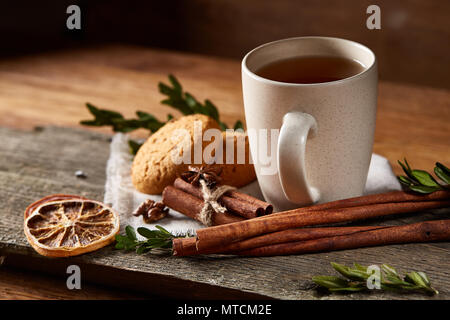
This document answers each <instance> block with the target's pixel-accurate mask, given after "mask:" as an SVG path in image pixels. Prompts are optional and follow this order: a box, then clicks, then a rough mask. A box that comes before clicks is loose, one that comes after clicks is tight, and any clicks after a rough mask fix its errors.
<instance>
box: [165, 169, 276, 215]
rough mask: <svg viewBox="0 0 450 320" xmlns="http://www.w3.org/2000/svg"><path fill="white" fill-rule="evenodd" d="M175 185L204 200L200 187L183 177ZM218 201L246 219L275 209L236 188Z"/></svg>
mask: <svg viewBox="0 0 450 320" xmlns="http://www.w3.org/2000/svg"><path fill="white" fill-rule="evenodd" d="M173 186H174V187H175V188H178V189H180V190H182V191H184V192H186V193H189V194H191V195H193V196H195V197H197V198H199V199H202V200H203V193H202V190H201V189H200V187H196V186H194V185H192V184H190V183H189V182H186V181H184V180H183V179H181V178H177V179H176V180H175V181H174V183H173ZM218 202H219V203H221V204H222V205H223V206H224V207H225V208H227V210H228V211H229V212H231V213H234V214H237V215H239V216H242V217H244V218H246V219H252V218H256V217H258V216H262V215H267V214H270V213H272V211H273V207H272V205H271V204H270V203H267V202H264V201H262V200H259V199H256V198H254V197H252V196H250V195H247V194H244V193H241V192H238V191H235V190H232V191H228V192H227V193H225V194H224V195H223V196H222V197H220V198H219V199H218Z"/></svg>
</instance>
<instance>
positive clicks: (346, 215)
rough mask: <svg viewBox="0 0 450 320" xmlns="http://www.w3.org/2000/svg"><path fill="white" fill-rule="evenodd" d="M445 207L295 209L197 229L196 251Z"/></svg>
mask: <svg viewBox="0 0 450 320" xmlns="http://www.w3.org/2000/svg"><path fill="white" fill-rule="evenodd" d="M448 206H450V199H446V200H437V201H435V200H430V201H412V202H394V203H380V204H371V205H362V206H357V207H349V208H340V209H327V210H322V211H315V210H311V211H302V209H295V210H290V211H287V212H284V213H283V214H278V215H275V214H272V215H270V216H268V217H264V218H257V219H251V220H246V221H241V222H239V223H231V224H227V225H223V226H216V227H209V228H204V229H199V230H197V248H198V249H199V250H206V249H211V248H214V247H216V248H217V247H218V246H223V245H225V244H228V243H231V242H234V241H238V240H243V239H247V238H250V237H254V236H257V235H261V234H266V233H270V232H275V231H281V230H286V229H292V228H298V227H305V226H315V225H324V224H333V223H340V222H350V221H356V220H364V219H369V218H375V217H381V216H386V215H393V214H400V213H408V212H416V211H421V210H426V209H436V208H443V207H448Z"/></svg>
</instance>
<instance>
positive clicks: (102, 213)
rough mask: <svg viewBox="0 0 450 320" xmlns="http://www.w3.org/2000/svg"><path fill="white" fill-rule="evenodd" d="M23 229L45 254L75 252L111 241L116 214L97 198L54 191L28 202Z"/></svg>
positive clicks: (57, 254)
mask: <svg viewBox="0 0 450 320" xmlns="http://www.w3.org/2000/svg"><path fill="white" fill-rule="evenodd" d="M24 231H25V235H26V237H27V239H28V242H29V243H30V245H31V246H32V247H33V248H34V249H35V250H36V251H37V252H38V253H40V254H42V255H44V256H48V257H69V256H76V255H79V254H83V253H86V252H91V251H94V250H97V249H99V248H102V247H104V246H106V245H108V244H110V243H111V242H113V241H114V237H115V235H116V234H117V233H118V232H119V215H118V214H117V213H116V212H115V211H114V210H112V209H111V208H109V207H107V206H106V205H104V204H103V203H101V202H98V201H94V200H89V199H86V198H83V197H80V196H70V195H53V196H48V197H45V198H43V199H41V200H38V201H36V202H35V203H33V204H31V205H30V206H28V208H27V209H26V210H25V221H24Z"/></svg>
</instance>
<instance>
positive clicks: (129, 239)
mask: <svg viewBox="0 0 450 320" xmlns="http://www.w3.org/2000/svg"><path fill="white" fill-rule="evenodd" d="M155 228H156V230H150V229H147V228H144V227H140V228H137V232H138V233H139V234H140V235H141V236H143V237H144V238H146V240H138V238H137V235H136V231H135V230H134V228H133V227H131V226H126V227H125V234H124V235H121V234H119V235H116V249H121V250H126V251H132V250H135V251H136V253H137V254H143V253H147V252H149V251H151V250H153V249H168V250H171V249H172V240H173V239H174V238H184V237H190V236H192V235H191V234H190V233H186V234H178V235H174V234H172V233H170V232H169V231H167V230H166V229H164V228H163V227H161V226H158V225H157V226H155Z"/></svg>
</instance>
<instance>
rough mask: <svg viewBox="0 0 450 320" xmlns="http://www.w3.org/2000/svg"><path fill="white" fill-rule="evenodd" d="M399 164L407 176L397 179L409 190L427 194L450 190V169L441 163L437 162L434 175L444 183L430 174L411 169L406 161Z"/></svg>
mask: <svg viewBox="0 0 450 320" xmlns="http://www.w3.org/2000/svg"><path fill="white" fill-rule="evenodd" d="M398 163H399V165H400V166H401V167H402V169H403V171H404V172H405V174H406V175H405V176H402V175H400V176H397V179H398V181H399V182H400V183H401V184H402V185H403V186H404V188H405V189H407V190H411V191H414V192H419V193H425V194H426V193H432V192H435V191H438V190H445V189H448V188H449V185H450V169H449V168H447V167H446V166H444V165H443V164H442V163H440V162H436V166H435V168H434V173H435V175H436V176H437V177H438V178H439V179H440V180H442V182H443V183H440V182H438V181H437V180H436V179H435V178H434V177H433V176H432V175H431V174H430V173H428V172H426V171H424V170H415V169H414V170H413V169H411V167H410V166H409V164H408V161H407V160H406V159H404V163H402V162H401V161H398Z"/></svg>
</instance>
